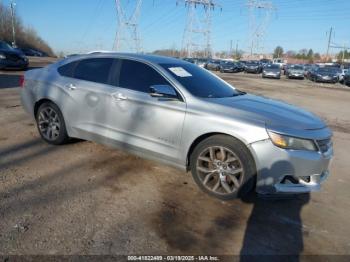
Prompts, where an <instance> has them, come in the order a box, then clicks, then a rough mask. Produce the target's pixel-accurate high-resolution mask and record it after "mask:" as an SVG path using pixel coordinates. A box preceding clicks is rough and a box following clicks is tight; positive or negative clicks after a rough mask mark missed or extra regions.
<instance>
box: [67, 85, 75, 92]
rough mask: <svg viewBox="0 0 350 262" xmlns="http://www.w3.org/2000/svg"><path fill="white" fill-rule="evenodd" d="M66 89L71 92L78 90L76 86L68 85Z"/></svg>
mask: <svg viewBox="0 0 350 262" xmlns="http://www.w3.org/2000/svg"><path fill="white" fill-rule="evenodd" d="M66 87H67V88H68V89H69V90H71V91H73V90H75V89H77V87H76V86H75V85H74V84H68V85H66Z"/></svg>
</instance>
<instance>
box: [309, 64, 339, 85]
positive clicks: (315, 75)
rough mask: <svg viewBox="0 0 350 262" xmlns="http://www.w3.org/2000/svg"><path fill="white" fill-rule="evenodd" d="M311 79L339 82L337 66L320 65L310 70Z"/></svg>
mask: <svg viewBox="0 0 350 262" xmlns="http://www.w3.org/2000/svg"><path fill="white" fill-rule="evenodd" d="M309 79H310V80H311V81H315V82H323V83H337V82H338V81H339V77H338V73H337V70H336V68H333V67H319V68H316V69H313V70H311V71H310V75H309Z"/></svg>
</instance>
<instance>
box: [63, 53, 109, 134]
mask: <svg viewBox="0 0 350 262" xmlns="http://www.w3.org/2000/svg"><path fill="white" fill-rule="evenodd" d="M114 61H115V60H114V59H112V58H89V59H83V60H79V61H76V62H73V63H71V64H68V65H66V66H63V67H61V68H59V69H58V71H59V73H60V74H61V75H63V76H64V75H66V76H67V77H63V78H62V79H61V87H62V88H63V89H64V94H66V95H67V96H64V97H61V98H58V99H59V100H61V103H62V104H63V106H61V109H62V112H63V114H64V117H65V119H66V122H67V125H68V128H69V130H70V132H71V134H70V135H71V136H76V137H80V138H84V139H88V140H96V137H95V134H97V133H101V132H102V131H101V130H103V125H104V123H105V119H104V118H105V114H106V112H105V111H104V110H103V109H104V106H103V105H104V104H105V103H108V102H109V97H108V96H109V95H110V93H111V90H113V87H112V86H111V85H109V83H110V81H111V80H110V77H111V74H110V71H111V68H112V65H113V63H114ZM102 133H103V132H102Z"/></svg>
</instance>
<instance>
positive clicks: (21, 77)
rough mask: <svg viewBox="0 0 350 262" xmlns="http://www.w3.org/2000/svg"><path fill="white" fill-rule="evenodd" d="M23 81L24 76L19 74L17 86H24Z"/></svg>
mask: <svg viewBox="0 0 350 262" xmlns="http://www.w3.org/2000/svg"><path fill="white" fill-rule="evenodd" d="M24 82H25V79H24V76H23V75H21V76H19V86H20V87H22V88H23V87H24Z"/></svg>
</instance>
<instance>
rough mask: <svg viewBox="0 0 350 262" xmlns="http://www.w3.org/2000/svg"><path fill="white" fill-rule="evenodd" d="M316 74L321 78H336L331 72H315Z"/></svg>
mask: <svg viewBox="0 0 350 262" xmlns="http://www.w3.org/2000/svg"><path fill="white" fill-rule="evenodd" d="M316 74H318V75H321V76H337V74H336V73H333V72H316Z"/></svg>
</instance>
